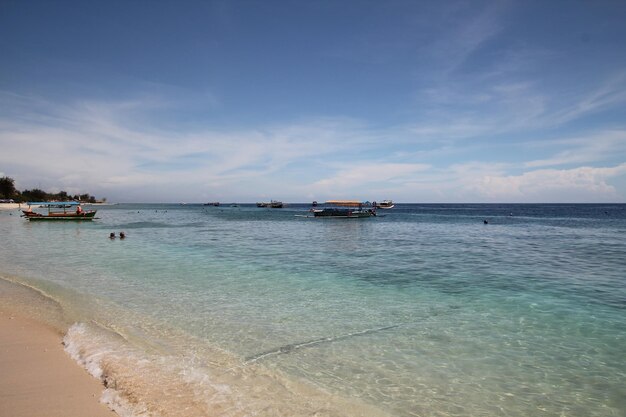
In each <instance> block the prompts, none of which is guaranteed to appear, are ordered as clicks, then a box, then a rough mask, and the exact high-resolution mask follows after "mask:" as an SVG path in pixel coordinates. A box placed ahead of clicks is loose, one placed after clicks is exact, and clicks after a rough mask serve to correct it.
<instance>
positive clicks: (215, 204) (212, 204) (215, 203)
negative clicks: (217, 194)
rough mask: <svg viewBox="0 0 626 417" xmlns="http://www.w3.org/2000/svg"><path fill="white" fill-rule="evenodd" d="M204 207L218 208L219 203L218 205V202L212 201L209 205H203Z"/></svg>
mask: <svg viewBox="0 0 626 417" xmlns="http://www.w3.org/2000/svg"><path fill="white" fill-rule="evenodd" d="M204 205H205V206H214V207H219V206H220V203H219V201H214V202H211V203H204Z"/></svg>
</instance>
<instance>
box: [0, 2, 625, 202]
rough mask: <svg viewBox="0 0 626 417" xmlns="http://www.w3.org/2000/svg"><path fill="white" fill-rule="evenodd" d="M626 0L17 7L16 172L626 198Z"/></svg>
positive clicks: (205, 185) (427, 193) (13, 84)
mask: <svg viewBox="0 0 626 417" xmlns="http://www.w3.org/2000/svg"><path fill="white" fill-rule="evenodd" d="M624 22H626V2H624V1H597V2H590V1H548V2H546V1H445V2H441V1H393V0H392V1H385V2H381V1H330V0H329V1H260V0H259V1H198V2H195V1H115V0H113V1H106V2H95V1H41V2H39V1H18V0H15V1H12V0H1V1H0V56H1V57H2V58H1V61H0V175H8V176H10V177H12V178H14V179H15V180H16V186H17V187H18V188H19V189H26V188H34V187H37V188H43V189H45V190H49V191H57V190H61V189H63V190H66V191H68V192H70V193H75V192H80V193H84V192H89V193H91V194H95V195H96V196H97V197H106V198H107V199H108V200H109V201H119V202H131V201H137V202H152V201H167V202H178V201H185V202H205V201H223V202H230V201H238V202H254V201H260V200H268V199H270V198H272V199H279V200H283V201H291V202H307V201H311V200H318V201H323V200H327V199H336V198H350V199H363V200H381V199H393V200H395V201H400V202H626V24H624Z"/></svg>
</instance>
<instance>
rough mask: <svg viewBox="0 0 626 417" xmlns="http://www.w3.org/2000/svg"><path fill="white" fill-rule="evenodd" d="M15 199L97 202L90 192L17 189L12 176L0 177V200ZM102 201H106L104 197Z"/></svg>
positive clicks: (19, 200) (16, 200)
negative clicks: (71, 192)
mask: <svg viewBox="0 0 626 417" xmlns="http://www.w3.org/2000/svg"><path fill="white" fill-rule="evenodd" d="M9 199H12V200H15V202H16V203H24V202H27V201H82V202H87V203H96V202H97V200H96V197H94V196H92V195H89V194H80V195H79V194H75V195H69V194H68V193H67V192H65V191H59V192H58V193H56V194H54V193H47V192H45V191H43V190H40V189H38V188H33V189H32V190H24V191H19V190H16V189H15V180H13V178H10V177H2V178H0V200H9ZM102 201H106V198H103V199H102Z"/></svg>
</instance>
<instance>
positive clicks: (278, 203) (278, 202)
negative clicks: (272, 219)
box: [256, 200, 284, 208]
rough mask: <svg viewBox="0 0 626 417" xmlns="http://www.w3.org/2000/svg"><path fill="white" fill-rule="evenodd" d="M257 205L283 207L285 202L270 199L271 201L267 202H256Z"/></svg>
mask: <svg viewBox="0 0 626 417" xmlns="http://www.w3.org/2000/svg"><path fill="white" fill-rule="evenodd" d="M256 206H257V207H270V208H283V207H284V204H283V202H282V201H274V200H272V201H270V202H269V203H267V202H262V203H256Z"/></svg>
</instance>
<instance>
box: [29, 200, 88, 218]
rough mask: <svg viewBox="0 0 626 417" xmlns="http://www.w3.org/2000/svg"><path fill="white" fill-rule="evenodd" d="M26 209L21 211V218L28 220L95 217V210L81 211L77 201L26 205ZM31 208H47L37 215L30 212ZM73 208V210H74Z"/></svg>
mask: <svg viewBox="0 0 626 417" xmlns="http://www.w3.org/2000/svg"><path fill="white" fill-rule="evenodd" d="M27 204H28V209H27V210H22V213H24V214H23V215H22V217H25V218H27V219H28V220H31V221H33V220H36V221H39V220H77V221H84V220H93V219H95V218H96V217H95V216H96V211H97V210H87V211H85V210H83V208H82V207H81V206H80V203H79V202H77V201H63V202H58V201H52V202H39V203H32V202H31V203H27ZM33 206H37V207H43V208H47V209H48V212H47V213H45V214H44V213H38V212H35V211H33V210H32V207H33ZM74 207H75V208H74Z"/></svg>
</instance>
